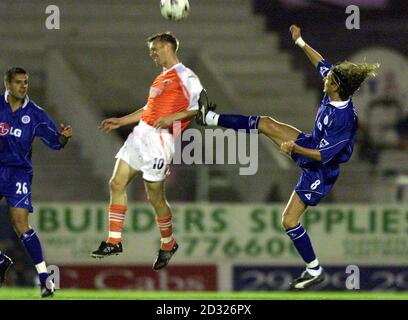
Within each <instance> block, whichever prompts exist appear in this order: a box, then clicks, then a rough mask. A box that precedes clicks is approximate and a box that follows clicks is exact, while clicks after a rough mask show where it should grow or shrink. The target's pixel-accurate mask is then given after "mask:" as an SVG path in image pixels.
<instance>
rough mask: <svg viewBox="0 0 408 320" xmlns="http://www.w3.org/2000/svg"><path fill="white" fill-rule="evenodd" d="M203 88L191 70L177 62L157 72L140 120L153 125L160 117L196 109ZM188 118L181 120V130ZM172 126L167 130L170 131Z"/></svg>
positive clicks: (185, 125)
mask: <svg viewBox="0 0 408 320" xmlns="http://www.w3.org/2000/svg"><path fill="white" fill-rule="evenodd" d="M202 89H203V87H202V85H201V82H200V80H199V78H198V77H197V76H196V75H195V73H194V72H193V71H191V70H190V69H189V68H187V67H186V66H184V65H183V64H182V63H178V64H176V65H174V66H172V67H171V68H169V69H167V70H165V71H163V72H162V73H161V74H159V75H158V76H157V77H156V79H155V80H154V81H153V84H152V85H151V86H150V91H149V98H148V99H147V104H146V106H145V111H144V112H143V114H142V116H141V120H143V121H144V122H146V123H147V124H149V125H151V126H153V125H154V123H155V122H156V120H158V119H159V118H160V117H163V116H168V115H171V114H173V113H177V112H182V111H186V110H198V98H199V96H200V92H201V90H202ZM190 121H191V118H190V119H184V120H181V131H183V130H184V129H185V128H186V127H187V126H188V124H189V123H190ZM172 129H173V128H172V126H171V127H169V131H170V132H172Z"/></svg>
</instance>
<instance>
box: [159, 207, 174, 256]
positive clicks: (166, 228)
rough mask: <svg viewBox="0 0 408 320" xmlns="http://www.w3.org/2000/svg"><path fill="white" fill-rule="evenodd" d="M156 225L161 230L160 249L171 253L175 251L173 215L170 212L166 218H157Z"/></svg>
mask: <svg viewBox="0 0 408 320" xmlns="http://www.w3.org/2000/svg"><path fill="white" fill-rule="evenodd" d="M156 223H157V226H158V227H159V230H160V235H161V245H160V249H162V250H165V251H170V250H171V249H173V245H174V239H173V223H172V214H171V212H169V213H168V214H167V215H165V216H162V217H160V216H156Z"/></svg>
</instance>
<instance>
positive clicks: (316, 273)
mask: <svg viewBox="0 0 408 320" xmlns="http://www.w3.org/2000/svg"><path fill="white" fill-rule="evenodd" d="M306 270H307V272H309V273H310V274H311V275H312V276H313V277H317V276H320V274H321V273H322V270H323V268H322V267H319V269H317V270H315V269H309V268H306Z"/></svg>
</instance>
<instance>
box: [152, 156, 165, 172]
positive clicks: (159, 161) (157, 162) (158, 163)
mask: <svg viewBox="0 0 408 320" xmlns="http://www.w3.org/2000/svg"><path fill="white" fill-rule="evenodd" d="M153 161H154V163H153V169H157V170H161V169H163V166H164V159H163V158H154V159H153Z"/></svg>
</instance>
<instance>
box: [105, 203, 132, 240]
mask: <svg viewBox="0 0 408 320" xmlns="http://www.w3.org/2000/svg"><path fill="white" fill-rule="evenodd" d="M126 210H127V206H125V205H122V204H111V205H110V206H109V237H108V240H106V242H108V243H112V244H117V243H119V242H121V241H122V229H123V223H124V221H125V214H126Z"/></svg>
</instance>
